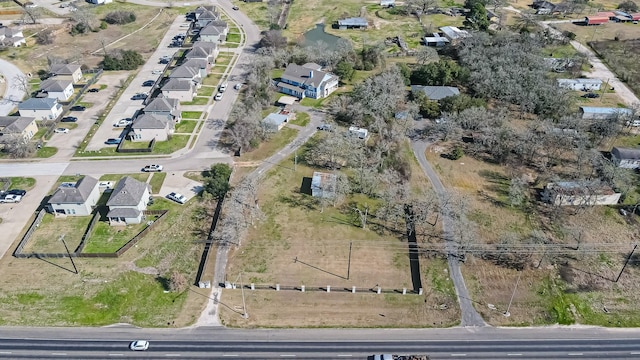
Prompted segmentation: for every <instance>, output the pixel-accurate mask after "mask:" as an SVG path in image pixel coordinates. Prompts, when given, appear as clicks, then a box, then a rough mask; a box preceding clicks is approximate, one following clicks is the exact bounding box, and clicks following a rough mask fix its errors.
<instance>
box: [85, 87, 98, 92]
mask: <svg viewBox="0 0 640 360" xmlns="http://www.w3.org/2000/svg"><path fill="white" fill-rule="evenodd" d="M99 91H100V89H99V88H91V89H89V90H87V92H93V93H96V92H99Z"/></svg>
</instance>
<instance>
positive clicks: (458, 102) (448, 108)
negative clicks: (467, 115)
mask: <svg viewBox="0 0 640 360" xmlns="http://www.w3.org/2000/svg"><path fill="white" fill-rule="evenodd" d="M439 103H440V110H441V111H444V112H448V113H459V112H461V111H463V110H465V109H469V108H472V107H486V106H487V103H486V102H485V101H484V99H480V98H473V97H471V96H469V95H467V94H460V95H456V96H448V97H446V98H444V99H440V101H439Z"/></svg>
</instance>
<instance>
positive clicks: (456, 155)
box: [449, 145, 464, 160]
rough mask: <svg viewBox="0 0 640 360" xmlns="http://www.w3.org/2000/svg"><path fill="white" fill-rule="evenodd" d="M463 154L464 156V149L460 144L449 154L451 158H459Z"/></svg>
mask: <svg viewBox="0 0 640 360" xmlns="http://www.w3.org/2000/svg"><path fill="white" fill-rule="evenodd" d="M463 156H464V150H463V149H462V146H460V145H456V146H455V147H454V148H453V150H452V151H451V154H449V157H450V158H451V160H458V159H460V158H462V157H463Z"/></svg>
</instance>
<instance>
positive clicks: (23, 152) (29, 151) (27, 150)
mask: <svg viewBox="0 0 640 360" xmlns="http://www.w3.org/2000/svg"><path fill="white" fill-rule="evenodd" d="M2 143H3V145H4V148H3V149H2V151H4V152H5V153H7V154H9V155H10V156H11V157H13V158H26V157H29V156H31V155H33V153H34V152H35V150H36V149H35V146H34V145H33V144H32V143H30V142H29V141H27V140H25V139H24V138H23V137H22V136H20V135H4V136H3V137H2Z"/></svg>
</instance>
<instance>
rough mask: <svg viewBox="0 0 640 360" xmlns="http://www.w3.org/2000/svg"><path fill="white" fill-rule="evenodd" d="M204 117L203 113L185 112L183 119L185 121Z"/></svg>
mask: <svg viewBox="0 0 640 360" xmlns="http://www.w3.org/2000/svg"><path fill="white" fill-rule="evenodd" d="M200 116H202V111H183V112H182V118H183V119H200Z"/></svg>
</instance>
